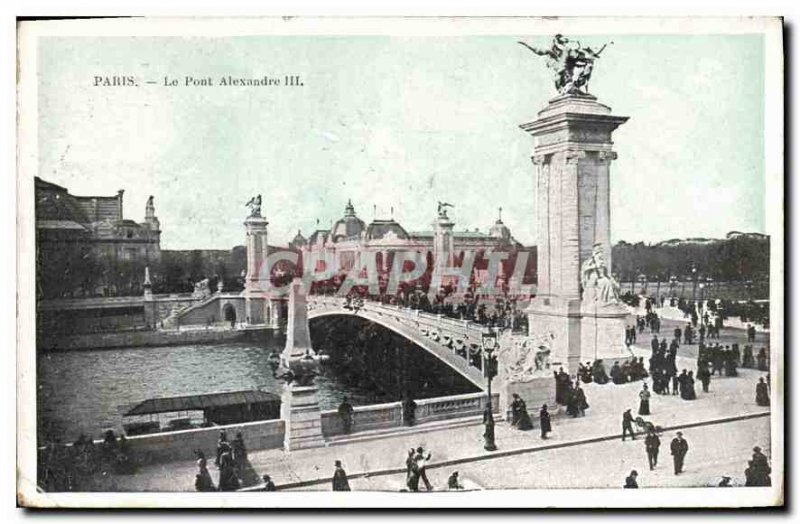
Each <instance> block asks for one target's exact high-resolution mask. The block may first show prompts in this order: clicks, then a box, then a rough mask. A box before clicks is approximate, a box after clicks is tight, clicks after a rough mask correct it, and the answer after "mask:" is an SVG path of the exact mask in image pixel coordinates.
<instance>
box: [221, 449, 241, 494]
mask: <svg viewBox="0 0 800 524" xmlns="http://www.w3.org/2000/svg"><path fill="white" fill-rule="evenodd" d="M217 486H219V490H220V491H236V490H237V489H239V478H238V477H237V476H236V468H235V465H234V462H233V456H232V454H231V447H230V445H229V444H228V443H227V442H225V443H224V444H223V445H222V453H221V454H220V456H219V482H217Z"/></svg>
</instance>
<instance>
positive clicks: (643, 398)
mask: <svg viewBox="0 0 800 524" xmlns="http://www.w3.org/2000/svg"><path fill="white" fill-rule="evenodd" d="M639 414H640V415H649V414H650V391H649V390H648V389H647V383H644V384H642V390H641V391H640V392H639Z"/></svg>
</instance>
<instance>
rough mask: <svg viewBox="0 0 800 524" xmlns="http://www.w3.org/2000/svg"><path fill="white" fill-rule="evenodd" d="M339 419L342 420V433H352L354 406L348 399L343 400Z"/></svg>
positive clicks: (340, 405)
mask: <svg viewBox="0 0 800 524" xmlns="http://www.w3.org/2000/svg"><path fill="white" fill-rule="evenodd" d="M338 411H339V418H341V419H342V431H343V432H344V433H345V434H348V433H350V430H351V429H352V427H353V411H354V410H353V406H352V405H351V404H350V402H348V401H347V397H344V398H343V399H342V403H341V404H339V410H338Z"/></svg>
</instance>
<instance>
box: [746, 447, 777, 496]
mask: <svg viewBox="0 0 800 524" xmlns="http://www.w3.org/2000/svg"><path fill="white" fill-rule="evenodd" d="M750 469H751V471H752V477H753V483H752V484H751V485H753V486H771V485H772V480H771V479H770V477H769V475H770V473H772V468H770V466H769V460H767V456H766V455H764V454H763V453H762V452H761V448H760V447H758V446H756V447H754V448H753V458H752V460H750Z"/></svg>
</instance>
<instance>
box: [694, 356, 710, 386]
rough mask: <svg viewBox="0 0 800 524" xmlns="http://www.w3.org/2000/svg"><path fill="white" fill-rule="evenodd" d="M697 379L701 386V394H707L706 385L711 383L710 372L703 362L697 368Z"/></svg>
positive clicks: (706, 364)
mask: <svg viewBox="0 0 800 524" xmlns="http://www.w3.org/2000/svg"><path fill="white" fill-rule="evenodd" d="M697 379H698V380H699V381H700V383H701V384H703V393H708V385H709V384H710V383H711V371H709V369H708V363H707V362H705V361H703V362H702V363H700V364H698V366H697Z"/></svg>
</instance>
